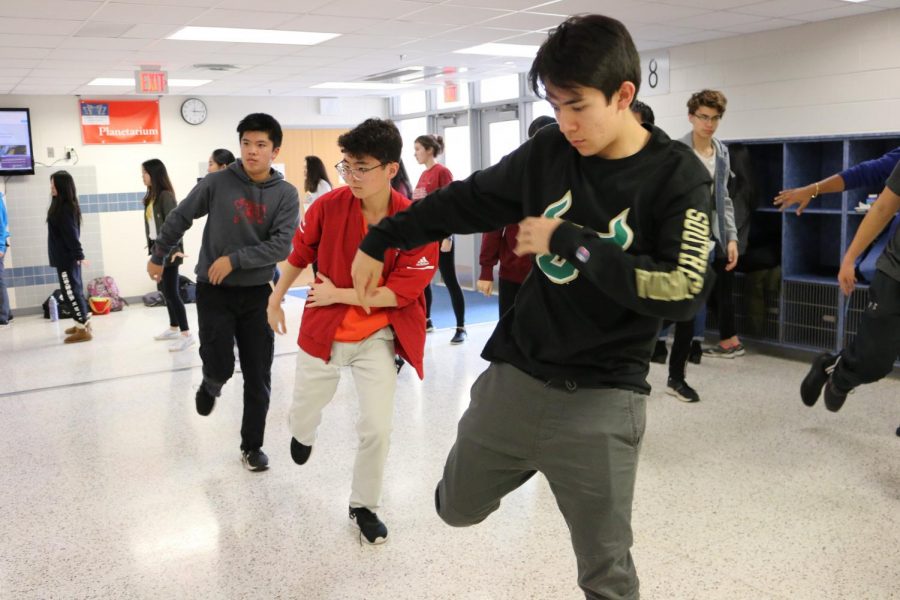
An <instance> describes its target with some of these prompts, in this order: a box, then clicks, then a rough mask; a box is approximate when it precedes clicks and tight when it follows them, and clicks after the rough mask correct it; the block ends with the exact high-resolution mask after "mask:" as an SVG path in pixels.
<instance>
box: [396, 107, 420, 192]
mask: <svg viewBox="0 0 900 600" xmlns="http://www.w3.org/2000/svg"><path fill="white" fill-rule="evenodd" d="M397 129H399V130H400V137H401V138H403V152H402V153H401V154H400V157H401V158H402V159H403V166H404V167H406V174H407V175H409V184H410V185H411V186H412V187H413V188H415V187H416V183H417V182H418V181H419V176H420V175H421V174H422V173H423V172H424V171H425V167H423V166H422V165H420V164H419V163H417V162H416V155H415V152H416V150H415V147H414V146H415V141H416V138H417V137H419V136H420V135H425V134H426V133H428V119H427V118H425V117H419V118H418V119H402V120H399V121H397Z"/></svg>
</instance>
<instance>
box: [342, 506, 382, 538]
mask: <svg viewBox="0 0 900 600" xmlns="http://www.w3.org/2000/svg"><path fill="white" fill-rule="evenodd" d="M350 520H351V521H353V522H354V523H356V526H357V527H359V540H360V541H361V542H365V543H367V544H383V543H385V542H386V541H387V534H388V532H387V527H386V526H385V524H384V523H382V522H381V519H379V518H378V515H376V514H375V513H373V512H372V511H371V510H369V509H368V508H353V507H352V506H351V507H350Z"/></svg>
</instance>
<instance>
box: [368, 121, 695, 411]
mask: <svg viewBox="0 0 900 600" xmlns="http://www.w3.org/2000/svg"><path fill="white" fill-rule="evenodd" d="M709 185H710V178H709V173H708V172H707V170H706V168H705V167H703V165H702V164H701V163H700V161H699V160H698V159H697V157H696V156H695V155H694V153H693V151H691V149H690V148H688V147H687V146H685V145H684V144H681V143H679V142H675V141H672V140H671V139H669V137H668V136H667V135H666V134H665V133H664V132H663V131H662V130H661V129H658V128H652V129H651V135H650V139H649V141H648V142H647V144H646V145H645V146H644V147H643V148H642V149H641V150H640V151H639V152H638V153H636V154H634V155H632V156H629V157H626V158H621V159H615V160H607V159H603V158H599V157H597V156H591V157H582V156H581V155H580V154H579V153H578V152H577V151H576V150H575V149H574V148H573V147H572V146H571V145H570V144H569V143H568V142H567V141H566V139H565V137H564V136H563V135H562V134H561V133H560V131H559V128H558V127H556V126H548V127H544V128H543V129H541V130H540V132H539V133H538V134H537V135H536V136H535V137H534V138H532V139H531V140H529V141H527V142H526V143H525V144H523V145H522V146H521V147H520V148H518V149H517V150H515V151H514V152H512V153H511V154H509V155H508V156H506V157H504V158H503V160H501V161H500V162H499V163H498V164H496V165H494V166H492V167H490V168H488V169H485V170H483V171H478V172H476V173H474V174H473V175H472V176H471V177H469V178H468V179H466V180H464V181H457V182H453V183H451V184H450V185H448V186H447V187H444V188H442V189H440V190H438V191H436V192H434V193H432V194H430V195H429V196H428V197H426V198H425V199H423V200H421V201H419V202H417V203H416V204H414V205H413V206H411V207H410V208H409V209H408V210H406V211H403V212H401V213H398V214H396V215H394V216H393V217H390V218H387V219H384V220H383V221H381V222H380V223H379V224H378V225H376V226H374V227H372V228H370V230H369V234H368V235H367V236H366V238H365V239H364V240H363V242H362V244H361V246H360V248H361V250H362V251H363V252H365V253H366V254H368V255H369V256H372V257H374V258H377V259H378V260H381V259H382V257H383V256H384V252H385V251H386V250H387V249H388V248H390V247H397V248H415V247H417V246H421V245H422V244H424V243H426V242H431V241H435V240H440V239H443V238H446V237H448V236H449V235H450V234H451V233H476V232H483V231H493V230H496V229H499V228H501V227H503V226H505V225H508V224H510V223H516V222H519V221H521V220H522V219H523V218H525V217H528V216H540V215H544V216H547V217H557V218H560V219H562V220H563V221H564V222H563V223H562V224H561V225H560V226H559V227H558V228H557V229H556V231H555V232H554V234H553V236H552V238H551V240H550V252H551V254H549V255H543V256H538V257H536V258H535V263H534V267H535V268H534V269H532V272H531V275H530V276H529V277H528V278H527V279H526V280H525V282H524V283H523V285H522V288H521V289H520V290H519V293H518V295H517V296H516V304H515V310H513V311H511V312H510V313H508V314H507V315H504V317H503V318H501V320H500V323H499V324H498V326H497V329H496V330H495V331H494V334H493V335H492V336H491V339H490V340H489V341H488V343H487V346H485V348H484V351H483V352H482V357H484V358H485V359H486V360H490V361H500V362H506V363H509V364H511V365H513V366H515V367H517V368H519V369H521V370H522V371H525V372H526V373H529V374H530V375H532V376H534V377H536V378H539V379H541V380H544V381H549V382H552V383H554V384H562V385H568V386H569V387H570V388H571V387H573V386H580V387H616V388H624V389H629V390H634V391H638V392H642V393H648V392H649V391H650V386H649V384H648V383H647V380H646V378H647V373H648V371H649V360H650V354H651V350H652V347H653V343H654V340H655V339H656V335H657V332H658V331H659V327H660V320H661V319H670V320H675V321H682V320H686V319H690V318H691V317H692V316H693V315H694V313H695V312H696V311H697V309H698V308H699V307H700V305H701V303H702V302H703V301H704V300H705V298H706V295H707V293H708V290H709V287H710V284H711V282H712V275H711V274H709V273H708V262H707V256H708V248H709V239H710V236H709V227H710V223H709V212H710V209H711V206H710V196H709Z"/></svg>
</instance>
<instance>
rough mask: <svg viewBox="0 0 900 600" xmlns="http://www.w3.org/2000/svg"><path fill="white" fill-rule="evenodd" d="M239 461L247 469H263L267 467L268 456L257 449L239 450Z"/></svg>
mask: <svg viewBox="0 0 900 600" xmlns="http://www.w3.org/2000/svg"><path fill="white" fill-rule="evenodd" d="M241 462H242V463H244V467H245V468H246V469H247V470H248V471H265V470H266V469H268V468H269V457H268V456H266V453H265V452H263V451H262V448H260V449H259V450H241Z"/></svg>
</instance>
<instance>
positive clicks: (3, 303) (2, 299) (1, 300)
mask: <svg viewBox="0 0 900 600" xmlns="http://www.w3.org/2000/svg"><path fill="white" fill-rule="evenodd" d="M8 248H9V246H7V247H6V248H0V250H3V256H0V321H9V315H10V308H9V293H8V292H7V291H6V281H5V280H4V279H3V275H4V273H3V270H4V267H3V261H4V260H5V259H6V252H7V251H8Z"/></svg>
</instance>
